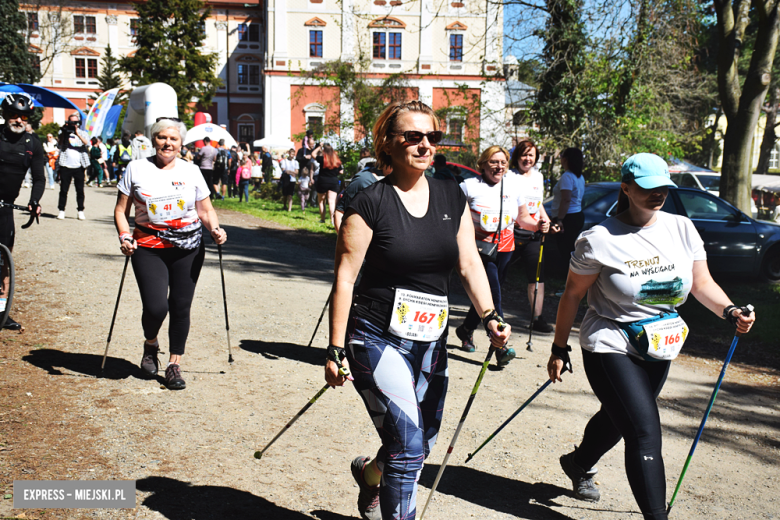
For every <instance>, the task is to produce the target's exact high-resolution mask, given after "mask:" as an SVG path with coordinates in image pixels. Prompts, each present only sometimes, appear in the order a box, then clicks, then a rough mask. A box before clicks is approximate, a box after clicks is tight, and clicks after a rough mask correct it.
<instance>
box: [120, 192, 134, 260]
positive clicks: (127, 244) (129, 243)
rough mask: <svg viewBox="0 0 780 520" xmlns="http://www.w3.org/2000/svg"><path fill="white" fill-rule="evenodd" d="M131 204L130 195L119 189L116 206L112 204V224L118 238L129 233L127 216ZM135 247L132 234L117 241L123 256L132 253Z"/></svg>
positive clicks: (128, 216) (128, 215)
mask: <svg viewBox="0 0 780 520" xmlns="http://www.w3.org/2000/svg"><path fill="white" fill-rule="evenodd" d="M131 206H132V204H131V203H130V197H128V196H127V195H125V194H124V193H122V192H121V191H120V192H119V195H117V197H116V206H114V225H115V226H116V231H117V233H119V237H120V239H122V237H123V235H124V236H127V235H130V221H129V218H130V207H131ZM136 247H137V244H136V243H135V240H133V239H132V236H131V237H130V240H122V241H121V242H120V243H119V248H120V249H121V250H122V254H124V255H125V256H130V255H132V254H133V252H134V251H135V249H136Z"/></svg>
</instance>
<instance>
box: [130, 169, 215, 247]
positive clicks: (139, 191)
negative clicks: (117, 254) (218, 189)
mask: <svg viewBox="0 0 780 520" xmlns="http://www.w3.org/2000/svg"><path fill="white" fill-rule="evenodd" d="M174 160H175V161H176V164H175V165H174V167H173V169H171V170H162V169H160V168H158V167H157V165H156V164H155V158H154V157H149V158H147V159H139V160H136V161H131V162H130V164H128V165H127V170H125V174H124V176H123V177H122V180H121V181H120V182H119V185H118V186H117V188H119V191H120V192H121V193H123V194H125V195H127V196H128V197H130V198H131V199H132V201H133V206H134V208H135V222H136V224H140V225H142V226H145V227H148V228H151V229H157V230H165V229H180V228H183V227H185V226H188V225H190V224H192V223H194V222H197V221H198V220H199V218H198V211H197V209H196V207H195V202H196V201H200V200H203V199H207V198H208V197H209V194H210V192H209V187H208V185H207V184H206V180H205V179H204V178H203V175H202V174H201V173H200V169H199V168H198V167H197V166H196V165H194V164H192V163H189V162H187V161H185V160H183V159H180V158H178V157H177V158H176V159H174ZM133 238H134V239H135V240H136V241H138V245H139V246H141V247H152V248H160V247H174V246H173V244H171V243H170V242H168V241H165V240H161V239H160V238H158V237H156V236H154V235H149V234H148V233H144V232H143V231H141V230H140V229H138V228H136V229H135V230H134V232H133Z"/></svg>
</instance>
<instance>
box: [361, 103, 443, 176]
mask: <svg viewBox="0 0 780 520" xmlns="http://www.w3.org/2000/svg"><path fill="white" fill-rule="evenodd" d="M407 112H417V113H419V114H425V115H428V116H430V117H431V120H432V121H433V129H434V130H438V129H439V118H438V117H436V114H434V112H433V110H431V107H429V106H428V105H426V104H425V103H423V102H421V101H408V102H406V103H400V102H396V103H391V104H389V105H387V108H385V110H384V111H383V112H382V115H380V116H379V119H377V120H376V123H374V157H376V167H377V168H379V169H383V168H385V167H386V166H392V158H391V157H390V154H389V153H387V152H385V151H384V148H385V146H386V145H387V144H388V143H389V142H390V139H392V137H393V136H392V134H393V133H396V132H398V130H399V129H398V118H399V117H400V116H401V115H402V114H405V113H407Z"/></svg>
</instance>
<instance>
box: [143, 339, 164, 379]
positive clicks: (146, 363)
mask: <svg viewBox="0 0 780 520" xmlns="http://www.w3.org/2000/svg"><path fill="white" fill-rule="evenodd" d="M159 352H160V346H159V345H147V344H146V342H144V357H142V358H141V370H143V371H144V372H146V373H147V374H149V375H150V376H154V375H157V371H158V370H160V360H159V359H157V354H159Z"/></svg>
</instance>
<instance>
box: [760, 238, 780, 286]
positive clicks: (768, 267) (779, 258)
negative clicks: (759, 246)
mask: <svg viewBox="0 0 780 520" xmlns="http://www.w3.org/2000/svg"><path fill="white" fill-rule="evenodd" d="M761 274H762V275H763V276H764V278H766V279H767V280H768V281H770V282H772V283H780V246H775V247H773V248H772V249H770V250H769V251H767V253H766V254H765V255H764V262H763V264H762V265H761Z"/></svg>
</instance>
